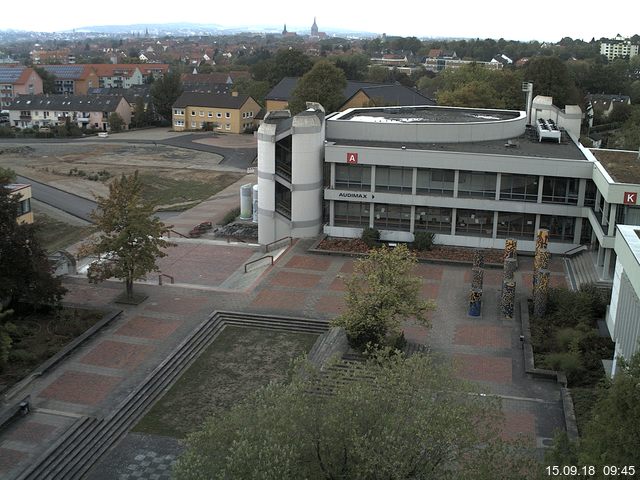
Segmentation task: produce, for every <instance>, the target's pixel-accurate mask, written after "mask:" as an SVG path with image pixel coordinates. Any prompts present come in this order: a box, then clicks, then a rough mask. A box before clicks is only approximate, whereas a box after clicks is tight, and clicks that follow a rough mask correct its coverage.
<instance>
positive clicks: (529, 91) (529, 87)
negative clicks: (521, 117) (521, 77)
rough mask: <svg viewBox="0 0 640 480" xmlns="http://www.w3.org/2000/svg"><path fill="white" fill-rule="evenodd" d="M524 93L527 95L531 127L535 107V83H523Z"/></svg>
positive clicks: (528, 118) (528, 117)
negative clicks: (532, 110)
mask: <svg viewBox="0 0 640 480" xmlns="http://www.w3.org/2000/svg"><path fill="white" fill-rule="evenodd" d="M522 91H523V92H525V93H526V94H527V107H526V108H527V125H531V107H532V105H533V83H531V82H522Z"/></svg>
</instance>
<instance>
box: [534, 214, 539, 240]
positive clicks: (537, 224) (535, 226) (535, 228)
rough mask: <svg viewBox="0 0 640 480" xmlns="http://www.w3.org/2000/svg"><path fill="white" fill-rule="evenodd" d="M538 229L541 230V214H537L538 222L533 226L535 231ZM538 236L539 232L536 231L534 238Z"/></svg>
mask: <svg viewBox="0 0 640 480" xmlns="http://www.w3.org/2000/svg"><path fill="white" fill-rule="evenodd" d="M538 230H540V215H539V214H538V215H536V222H535V225H534V227H533V231H534V232H537V231H538ZM536 236H537V233H534V234H533V239H534V240H535V239H536Z"/></svg>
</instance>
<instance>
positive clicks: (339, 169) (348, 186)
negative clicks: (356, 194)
mask: <svg viewBox="0 0 640 480" xmlns="http://www.w3.org/2000/svg"><path fill="white" fill-rule="evenodd" d="M335 185H336V188H337V189H344V190H367V191H369V190H371V167H370V166H368V165H349V164H342V163H338V164H336V181H335Z"/></svg>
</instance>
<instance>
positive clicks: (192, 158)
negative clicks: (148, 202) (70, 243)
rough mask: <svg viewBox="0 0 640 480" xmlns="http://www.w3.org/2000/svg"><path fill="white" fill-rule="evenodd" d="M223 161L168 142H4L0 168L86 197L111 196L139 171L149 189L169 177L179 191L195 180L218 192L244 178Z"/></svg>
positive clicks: (0, 149)
mask: <svg viewBox="0 0 640 480" xmlns="http://www.w3.org/2000/svg"><path fill="white" fill-rule="evenodd" d="M221 160H222V157H221V156H219V155H216V154H213V153H207V152H200V151H194V150H186V149H181V148H175V147H170V146H165V145H142V144H141V145H131V144H113V143H112V144H90V143H64V144H63V143H47V144H44V143H43V144H37V143H33V144H30V145H28V146H20V145H16V144H4V145H2V144H0V166H1V167H5V168H11V169H13V170H14V171H15V172H16V173H18V174H19V175H23V176H26V177H29V178H32V179H34V180H37V181H41V182H45V183H48V184H50V185H52V186H54V187H58V188H60V189H62V190H65V191H68V192H71V193H75V194H77V195H80V196H83V197H86V198H93V197H94V196H95V195H100V196H105V195H107V194H108V192H109V187H108V185H109V182H110V180H111V179H112V178H114V177H116V176H120V175H121V174H123V173H124V174H127V175H128V174H131V173H133V172H134V171H135V170H138V171H139V172H140V174H141V176H143V177H144V178H145V179H146V181H148V182H150V185H149V187H150V189H151V190H159V191H163V190H168V189H169V187H168V186H167V182H169V183H171V181H174V182H177V184H179V186H178V187H177V188H178V189H179V188H184V189H187V190H188V189H189V185H191V184H198V185H205V184H216V188H215V190H220V189H221V188H224V187H225V186H227V185H229V184H231V183H233V182H234V181H235V180H237V179H238V178H239V176H240V175H239V173H240V171H239V170H238V169H234V168H229V167H224V166H221V165H219V164H220V162H221ZM172 187H175V185H173V186H172ZM172 189H173V190H175V188H172ZM206 193H208V192H203V195H204V194H206ZM213 193H215V192H213ZM213 193H211V194H213ZM153 197H154V198H153V200H155V201H156V203H160V204H163V203H164V204H172V203H179V201H180V199H181V196H180V195H178V198H166V199H163V198H162V196H158V195H154V196H153ZM182 197H184V200H185V201H186V200H194V198H192V197H191V196H190V195H182ZM204 198H206V196H205V197H204ZM202 199H203V198H197V199H195V200H202Z"/></svg>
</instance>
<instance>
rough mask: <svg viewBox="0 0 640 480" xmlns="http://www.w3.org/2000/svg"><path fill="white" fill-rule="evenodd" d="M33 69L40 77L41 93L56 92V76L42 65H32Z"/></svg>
mask: <svg viewBox="0 0 640 480" xmlns="http://www.w3.org/2000/svg"><path fill="white" fill-rule="evenodd" d="M33 69H34V70H35V71H36V73H37V74H38V75H40V78H41V79H42V93H56V76H55V75H54V74H53V73H49V72H48V71H47V70H45V69H44V68H42V67H37V66H34V67H33Z"/></svg>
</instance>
